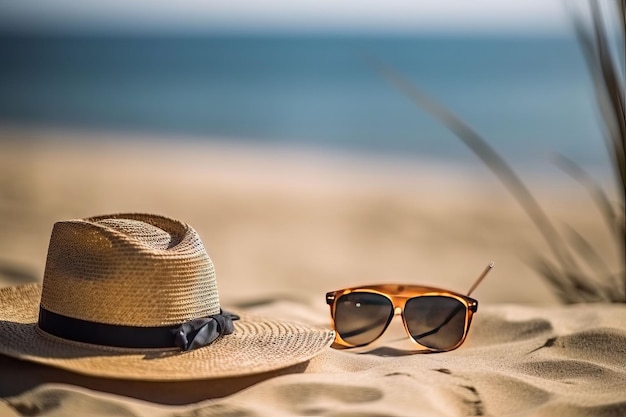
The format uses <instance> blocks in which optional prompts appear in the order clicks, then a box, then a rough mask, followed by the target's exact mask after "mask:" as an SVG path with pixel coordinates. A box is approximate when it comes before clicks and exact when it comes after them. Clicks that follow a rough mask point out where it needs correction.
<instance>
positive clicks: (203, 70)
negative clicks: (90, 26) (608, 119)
mask: <svg viewBox="0 0 626 417" xmlns="http://www.w3.org/2000/svg"><path fill="white" fill-rule="evenodd" d="M370 55H372V56H376V57H379V58H381V59H382V60H384V61H386V62H387V63H388V64H390V65H392V66H394V67H395V68H396V69H398V70H399V71H401V72H403V73H404V74H405V75H406V76H408V77H409V78H410V79H411V80H413V81H414V82H415V84H416V85H418V86H419V87H420V88H421V89H423V90H425V91H426V92H428V93H429V94H430V95H431V96H433V97H435V98H437V99H438V100H439V101H441V102H442V103H443V104H445V105H446V106H448V107H449V108H450V109H452V110H453V111H454V112H456V113H457V114H458V115H459V116H461V117H462V118H463V119H465V120H466V121H468V122H469V123H470V124H471V125H473V126H474V127H475V128H476V129H477V130H478V131H479V132H480V133H482V134H483V135H484V136H485V137H486V138H487V139H488V140H489V141H490V143H491V144H492V145H493V146H494V147H495V148H496V149H497V150H498V151H500V152H501V153H502V154H503V155H504V156H505V157H507V158H508V159H511V160H513V161H527V160H547V159H548V157H549V155H550V154H551V153H552V152H555V151H558V152H561V153H563V154H565V155H567V156H568V157H570V158H572V159H575V160H576V161H578V162H579V163H581V164H583V165H588V166H602V165H606V164H607V158H606V152H605V147H604V143H603V137H602V131H601V128H600V125H599V123H598V119H597V110H596V106H595V101H594V97H593V89H592V84H591V81H590V77H589V74H588V72H587V69H586V67H585V63H584V60H583V57H582V54H581V52H580V50H579V46H578V44H577V43H576V40H575V39H574V38H573V37H572V38H566V37H560V38H557V37H530V36H529V37H517V38H515V37H508V38H495V37H493V38H490V37H486V36H482V37H475V38H465V37H445V36H440V37H435V36H430V37H429V36H374V35H367V36H357V35H351V36H330V35H329V36H322V35H319V36H314V35H309V36H306V35H299V36H287V35H280V36H279V35H276V36H270V35H265V36H252V35H250V36H244V35H240V36H238V35H195V36H192V35H186V36H182V35H181V36H139V35H119V36H104V35H100V36H96V35H93V36H88V35H82V36H77V35H55V36H43V35H33V34H31V35H8V34H4V35H1V36H0V124H4V125H18V126H21V125H26V126H40V127H47V126H53V127H61V128H76V127H77V128H87V129H90V128H94V129H104V130H112V131H121V132H128V131H131V132H135V131H136V132H148V133H150V132H153V133H159V134H166V135H170V134H173V135H172V136H173V137H175V136H176V135H177V134H179V135H180V134H182V136H191V137H197V138H198V139H197V140H228V141H244V142H245V141H253V142H261V143H271V144H283V143H284V144H289V145H296V146H297V145H305V146H312V147H322V148H331V149H337V148H338V149H343V150H348V151H356V152H366V153H369V152H373V153H382V154H402V155H409V156H410V155H420V156H429V157H437V158H443V159H455V158H460V159H464V158H473V156H472V155H471V153H470V152H469V150H467V149H466V148H465V147H464V145H463V144H462V143H461V142H460V141H459V140H458V139H457V138H456V137H454V136H453V135H452V134H451V133H450V132H449V131H448V130H446V128H445V127H443V126H442V125H441V124H440V123H439V122H437V121H435V120H434V119H432V118H431V117H430V116H428V115H427V114H426V113H425V112H423V111H422V110H421V109H419V108H418V107H416V106H415V105H413V104H412V103H411V102H410V101H409V100H408V99H407V98H406V97H404V96H403V95H402V94H401V93H399V92H398V91H397V90H395V89H394V88H393V87H391V86H390V85H389V84H387V83H386V82H385V81H384V80H383V79H382V78H381V77H380V76H379V75H378V74H377V73H376V72H375V71H374V70H373V69H372V68H371V67H370V66H369V65H368V64H367V60H366V57H367V56H370Z"/></svg>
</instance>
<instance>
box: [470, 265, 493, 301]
mask: <svg viewBox="0 0 626 417" xmlns="http://www.w3.org/2000/svg"><path fill="white" fill-rule="evenodd" d="M494 265H495V264H494V263H493V261H491V262H489V265H487V267H486V268H485V270H484V271H483V272H482V274H480V276H479V277H478V278H477V279H476V281H474V283H473V284H472V286H471V288H470V289H469V291H468V292H467V296H468V297H469V296H470V295H471V294H472V292H474V290H475V289H476V287H478V286H479V285H480V283H481V282H482V280H483V279H485V277H486V276H487V274H488V273H489V272H490V271H491V270H492V269H493V266H494Z"/></svg>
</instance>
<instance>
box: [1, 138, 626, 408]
mask: <svg viewBox="0 0 626 417" xmlns="http://www.w3.org/2000/svg"><path fill="white" fill-rule="evenodd" d="M0 149H1V150H2V151H1V152H0V231H1V233H0V286H8V285H19V284H23V283H28V282H36V281H41V277H42V274H43V268H44V265H45V256H46V251H47V245H48V239H49V235H50V231H51V228H52V225H53V223H54V222H55V221H57V220H64V219H70V218H81V217H86V216H92V215H97V214H106V213H115V212H129V211H142V212H154V213H158V214H164V215H168V216H171V217H175V218H177V219H180V220H183V221H185V222H187V223H189V224H191V225H192V226H193V227H194V228H195V229H196V230H197V231H198V232H199V233H200V236H201V237H202V239H203V241H204V244H205V246H206V248H207V251H208V252H209V254H210V256H211V257H212V259H213V261H214V263H215V265H216V270H217V277H218V285H219V289H220V297H221V299H222V303H223V304H224V305H225V306H237V307H239V308H242V309H245V310H247V311H250V312H253V313H256V314H262V315H266V316H271V317H280V318H283V319H290V320H296V321H302V322H307V323H310V324H314V325H319V326H328V325H329V318H328V311H327V306H326V305H325V303H324V294H325V292H327V291H330V290H335V289H339V288H344V287H349V286H352V285H357V284H364V283H376V282H407V283H423V284H431V285H435V286H439V287H444V288H449V289H452V290H457V291H460V292H464V291H466V290H467V288H468V287H469V286H470V285H471V283H472V281H473V279H474V278H475V277H476V276H477V275H478V274H479V273H480V272H481V270H482V269H483V268H484V267H485V265H486V264H487V263H488V262H489V261H490V260H493V261H495V262H496V268H495V269H494V271H493V272H492V273H491V275H490V276H489V277H488V278H487V280H486V281H485V282H484V283H483V284H482V285H481V287H479V289H478V290H476V292H475V293H474V294H473V296H475V297H476V298H477V299H478V300H479V301H480V309H479V313H478V314H477V316H476V318H475V320H474V323H473V325H472V329H471V331H470V335H469V337H468V340H467V341H466V343H465V344H464V345H463V346H462V347H461V348H460V349H458V350H456V351H454V352H449V353H443V354H434V355H412V354H408V353H410V352H407V351H406V349H407V346H406V342H405V341H404V340H403V333H402V332H403V330H402V329H401V328H399V327H400V326H398V325H397V323H395V324H394V323H392V328H391V329H390V330H389V331H388V333H387V334H386V335H385V337H384V338H383V340H381V341H380V342H379V343H378V344H377V345H375V346H372V347H371V348H370V349H369V351H366V352H355V351H353V350H348V351H339V350H334V349H328V350H327V351H325V352H323V353H322V354H321V355H319V356H318V357H316V358H314V359H313V360H311V361H310V362H309V363H306V364H302V365H300V366H298V367H295V368H291V369H286V370H283V371H281V372H277V373H274V374H268V375H257V376H252V377H250V378H242V379H234V380H228V381H203V382H189V383H187V382H185V383H176V384H154V383H152V384H149V383H145V384H142V383H129V382H125V381H111V380H104V379H98V378H89V377H83V376H78V375H74V374H72V373H69V372H64V371H58V370H54V369H51V368H45V367H41V366H37V365H33V364H29V363H26V362H20V361H18V360H15V359H9V358H7V357H3V356H0V415H1V416H4V415H10V416H12V415H140V416H144V415H145V416H153V415H154V416H174V415H176V416H179V415H231V416H235V415H237V416H253V415H254V416H259V415H262V416H265V415H267V416H283V415H284V416H291V415H332V416H344V417H347V416H357V415H364V416H383V415H390V416H410V415H416V416H420V415H424V416H466V415H472V416H480V415H489V416H535V415H538V416H574V417H577V416H592V415H593V416H595V415H598V416H622V415H626V371H625V369H624V365H623V361H624V358H625V357H626V307H625V306H623V305H608V304H586V305H574V306H561V305H558V303H557V298H556V297H555V295H554V293H553V292H552V291H551V290H550V288H549V286H548V285H547V284H546V282H545V280H544V279H542V278H541V277H540V276H539V275H538V274H537V273H536V271H535V270H534V268H533V260H534V259H535V257H536V256H538V255H546V254H547V255H546V256H548V258H550V255H549V251H548V249H547V247H546V245H545V242H543V241H542V239H541V236H540V235H539V234H538V233H537V231H536V230H535V229H534V228H533V225H532V223H531V222H530V221H529V220H528V218H527V217H526V216H525V214H524V213H523V211H522V210H521V209H520V208H519V206H518V205H517V203H516V202H515V201H514V200H513V199H512V198H511V196H510V195H509V194H508V193H507V192H506V190H505V189H504V188H503V187H502V186H501V185H500V183H499V182H498V181H497V180H496V179H495V178H494V177H493V176H492V175H491V174H490V173H489V172H488V171H487V170H486V169H485V168H483V167H482V166H481V165H480V163H479V162H476V163H475V164H472V163H469V164H468V165H455V166H453V165H449V164H446V163H441V162H433V161H429V160H419V159H417V160H416V159H413V160H409V159H401V158H391V157H388V158H371V157H367V156H354V155H340V154H332V155H331V154H325V153H323V152H321V151H319V150H316V151H313V150H307V149H295V148H294V149H285V148H278V147H276V148H255V147H253V146H250V145H246V146H244V145H228V146H226V145H219V144H217V143H206V142H205V143H201V142H199V141H197V142H193V141H189V140H184V139H180V140H178V141H174V140H171V139H169V140H156V141H155V140H153V139H152V138H137V137H134V138H130V137H123V136H115V137H112V136H109V135H106V134H98V133H94V132H87V133H85V132H82V133H81V132H70V133H68V132H54V131H49V130H47V131H35V130H10V129H6V128H5V129H3V130H2V131H0ZM531 185H532V186H533V189H534V190H536V192H537V195H538V198H539V199H540V201H541V203H542V204H543V205H544V206H545V208H546V211H547V212H548V213H549V215H550V216H551V218H553V219H554V221H555V224H557V226H558V227H559V228H561V229H562V230H565V228H566V227H565V226H564V225H565V224H567V225H570V226H572V227H574V228H575V229H576V230H578V231H579V232H580V233H583V234H584V235H585V236H586V237H588V239H589V240H590V242H591V243H592V244H593V245H594V247H596V248H597V250H598V252H599V253H603V254H606V255H607V256H608V259H609V263H611V262H612V263H613V264H612V265H615V261H616V258H617V255H618V252H617V251H616V250H615V249H614V248H613V247H612V244H611V240H610V239H609V238H608V234H607V233H606V232H605V230H606V228H605V227H604V224H603V223H602V220H601V218H600V216H598V215H597V214H596V213H597V211H596V210H595V209H594V207H593V204H592V202H591V200H590V199H589V198H588V196H587V194H585V192H584V191H582V190H581V189H580V187H578V185H577V184H575V183H573V182H568V180H567V179H563V180H560V179H559V180H552V179H546V178H540V177H539V176H536V177H534V178H531Z"/></svg>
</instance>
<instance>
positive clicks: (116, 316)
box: [0, 214, 334, 381]
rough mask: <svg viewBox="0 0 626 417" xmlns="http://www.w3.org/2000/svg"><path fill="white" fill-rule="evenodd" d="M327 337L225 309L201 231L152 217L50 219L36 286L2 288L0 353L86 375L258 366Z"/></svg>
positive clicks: (302, 354) (201, 373)
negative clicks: (52, 222) (42, 266)
mask: <svg viewBox="0 0 626 417" xmlns="http://www.w3.org/2000/svg"><path fill="white" fill-rule="evenodd" d="M233 320H234V321H233ZM333 338H334V335H333V332H332V331H331V330H328V329H321V328H315V327H311V326H307V325H304V324H298V323H291V322H288V321H282V320H270V319H264V318H259V317H254V316H251V315H245V314H240V315H239V316H236V315H234V314H231V313H227V312H224V311H223V310H222V309H221V306H220V300H219V296H218V292H217V284H216V280H215V270H214V268H213V263H212V262H211V259H209V256H208V255H207V253H206V251H205V249H204V247H203V245H202V242H201V241H200V238H199V236H198V234H197V233H196V232H195V231H194V230H193V229H192V228H191V227H190V226H188V225H186V224H184V223H181V222H179V221H176V220H172V219H168V218H166V217H161V216H155V215H148V214H118V215H111V216H99V217H92V218H88V219H83V220H69V221H63V222H59V223H56V224H55V225H54V229H53V231H52V236H51V238H50V246H49V249H48V258H47V261H46V268H45V273H44V278H43V285H39V284H31V285H24V286H18V287H8V288H2V289H0V353H2V354H5V355H8V356H12V357H15V358H19V359H23V360H28V361H33V362H38V363H42V364H45V365H50V366H55V367H59V368H63V369H66V370H70V371H73V372H77V373H81V374H87V375H93V376H100V377H110V378H121V379H140V380H155V381H157V380H161V381H166V380H191V379H208V378H219V377H232V376H242V375H248V374H254V373H261V372H267V371H272V370H276V369H280V368H284V367H288V366H291V365H295V364H298V363H301V362H305V361H307V360H309V359H311V358H312V357H313V356H315V355H317V354H318V353H320V352H321V351H322V350H323V349H324V348H326V347H327V346H329V345H330V343H332V341H333Z"/></svg>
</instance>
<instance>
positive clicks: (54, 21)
mask: <svg viewBox="0 0 626 417" xmlns="http://www.w3.org/2000/svg"><path fill="white" fill-rule="evenodd" d="M565 1H566V0H523V1H522V0H517V1H509V0H471V1H470V0H178V1H171V0H106V1H99V2H96V1H84V0H45V1H35V0H0V28H4V29H21V30H74V29H91V30H122V31H224V30H226V31H229V30H231V31H335V32H336V31H378V32H407V31H408V32H423V31H445V32H449V31H452V32H459V31H460V32H494V31H495V32H522V33H524V32H540V33H541V32H557V33H558V32H564V31H567V30H569V26H568V22H569V20H568V13H567V12H566V7H565Z"/></svg>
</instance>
